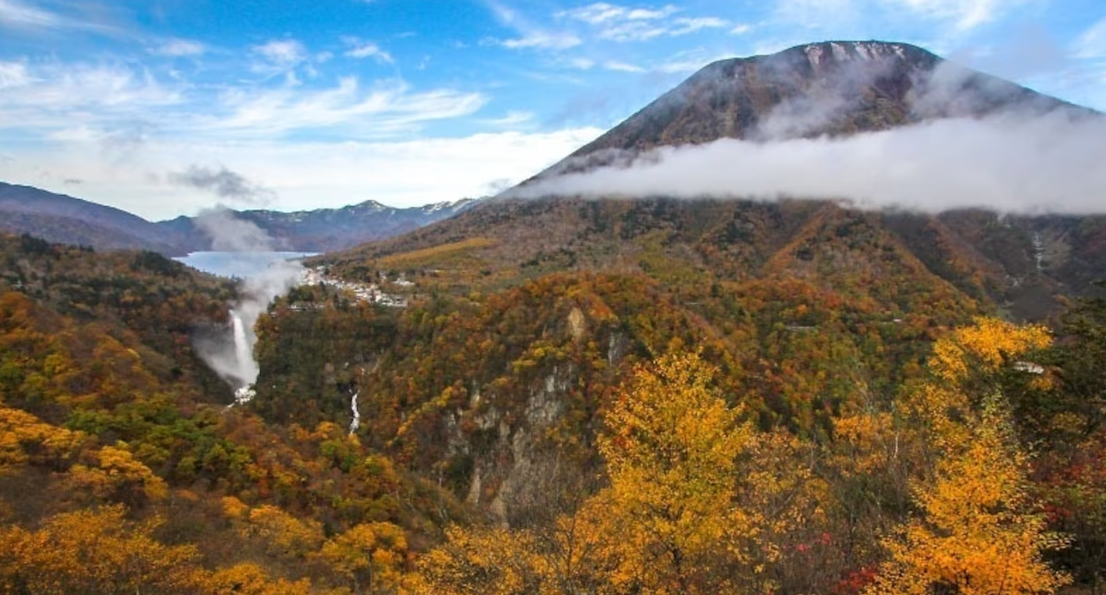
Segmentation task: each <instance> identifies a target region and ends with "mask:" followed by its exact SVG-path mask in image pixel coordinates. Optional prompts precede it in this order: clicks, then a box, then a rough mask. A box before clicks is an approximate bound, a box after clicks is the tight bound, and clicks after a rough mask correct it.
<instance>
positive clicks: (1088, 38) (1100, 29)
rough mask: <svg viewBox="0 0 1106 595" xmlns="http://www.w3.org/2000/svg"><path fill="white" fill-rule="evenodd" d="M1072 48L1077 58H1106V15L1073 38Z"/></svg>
mask: <svg viewBox="0 0 1106 595" xmlns="http://www.w3.org/2000/svg"><path fill="white" fill-rule="evenodd" d="M1073 50H1074V51H1075V55H1076V57H1079V58H1085V59H1102V58H1106V16H1103V17H1102V18H1101V19H1099V21H1098V22H1097V23H1095V24H1094V25H1091V26H1090V27H1089V28H1088V29H1087V30H1086V31H1084V32H1083V33H1082V34H1081V35H1080V36H1079V37H1078V38H1077V39H1076V40H1075V44H1074V47H1073Z"/></svg>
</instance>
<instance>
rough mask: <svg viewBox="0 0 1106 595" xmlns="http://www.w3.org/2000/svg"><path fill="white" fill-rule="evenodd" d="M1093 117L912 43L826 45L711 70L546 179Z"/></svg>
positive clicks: (721, 64)
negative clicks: (1061, 114) (1049, 116)
mask: <svg viewBox="0 0 1106 595" xmlns="http://www.w3.org/2000/svg"><path fill="white" fill-rule="evenodd" d="M1060 108H1062V109H1069V110H1072V111H1073V112H1076V113H1084V114H1086V113H1091V112H1090V110H1085V109H1083V108H1077V107H1075V106H1073V105H1071V104H1068V103H1065V102H1063V101H1060V100H1057V99H1054V98H1051V97H1047V96H1044V95H1040V94H1038V93H1036V92H1034V91H1031V90H1029V89H1026V88H1024V87H1021V86H1019V85H1016V84H1014V83H1011V82H1009V81H1006V80H1003V79H1000V78H997V77H993V76H990V75H987V74H984V73H981V72H977V71H974V70H971V69H969V68H966V67H963V66H960V65H957V64H955V63H953V62H949V61H946V60H943V59H942V58H940V57H938V56H936V55H934V54H933V53H931V52H929V51H927V50H924V49H922V48H920V47H917V46H914V45H910V44H907V43H887V42H880V41H827V42H820V43H811V44H806V45H800V46H795V47H792V48H790V49H787V50H784V51H781V52H779V53H776V54H771V55H764V56H752V57H749V58H730V59H725V60H719V61H717V62H713V63H711V64H708V65H707V66H705V67H703V68H702V69H701V70H699V71H698V72H696V73H695V74H693V75H692V76H691V77H689V78H688V79H687V80H685V81H684V82H683V83H681V84H680V85H678V86H677V87H675V88H674V89H672V90H671V91H669V92H668V93H665V94H664V95H662V96H661V97H660V98H658V99H657V100H656V101H653V102H652V103H650V104H649V105H647V106H645V107H644V108H643V109H641V110H640V111H638V112H637V113H635V114H634V115H632V116H631V117H630V118H628V119H627V120H626V121H624V122H622V123H621V124H619V125H618V126H616V127H614V128H613V129H611V130H610V131H608V132H607V133H605V134H603V135H602V136H600V137H599V138H597V139H595V140H594V141H592V142H590V143H588V144H587V145H585V146H583V147H581V148H580V149H579V150H577V151H576V152H574V153H573V154H572V155H570V156H569V157H568V158H566V159H565V160H563V161H561V162H559V163H557V164H556V165H554V166H553V167H551V168H549V169H548V170H546V171H545V172H542V173H541V174H539V176H537V177H539V178H542V177H548V176H550V175H560V174H564V173H571V172H575V171H581V170H588V169H592V168H594V167H597V166H604V165H610V164H613V163H617V162H618V161H619V160H620V159H622V158H625V157H626V156H627V155H626V153H627V152H628V153H629V154H630V156H632V155H635V154H639V153H641V152H644V151H648V150H650V149H654V148H657V147H662V146H677V145H684V144H704V143H709V142H712V141H715V140H719V139H723V138H733V139H741V140H749V141H758V142H763V141H775V140H786V139H794V138H813V137H818V136H847V135H852V134H857V133H862V132H874V131H880V130H887V129H890V128H895V127H899V126H905V125H910V124H914V123H918V122H922V121H928V120H934V119H940V118H956V117H980V116H985V115H989V114H992V113H995V112H998V111H1005V110H1021V111H1028V112H1032V113H1043V112H1048V111H1052V110H1055V109H1060Z"/></svg>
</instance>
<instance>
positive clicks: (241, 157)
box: [0, 128, 602, 219]
mask: <svg viewBox="0 0 1106 595" xmlns="http://www.w3.org/2000/svg"><path fill="white" fill-rule="evenodd" d="M600 133H602V130H599V129H597V128H576V129H567V130H560V131H556V132H548V133H533V134H527V133H521V132H500V133H485V134H476V135H472V136H467V137H461V138H428V139H416V140H409V141H404V142H342V143H286V142H280V143H275V142H268V141H265V142H251V143H245V144H243V143H225V142H215V141H212V142H210V143H208V142H180V141H178V140H176V139H174V140H173V141H167V140H165V139H159V140H155V141H154V142H152V143H151V146H150V147H148V149H147V150H146V151H145V152H144V156H143V162H142V163H143V165H142V167H141V168H138V167H127V168H113V167H112V166H111V164H110V163H108V162H106V161H105V160H104V159H103V158H102V157H99V156H93V157H91V158H90V156H89V154H88V153H87V151H82V150H77V149H76V148H72V149H62V150H50V151H49V154H26V155H24V156H23V157H24V158H23V159H22V160H21V161H24V162H26V161H35V162H40V163H47V164H49V167H50V168H51V169H53V170H54V171H64V172H65V177H66V178H75V179H81V180H83V181H84V183H83V184H82V185H81V188H80V196H81V198H86V199H89V200H94V201H97V202H103V203H105V204H111V205H113V206H117V207H120V208H123V209H125V210H127V211H130V212H133V213H136V214H139V215H141V216H143V217H147V218H150V219H166V218H171V217H174V216H176V215H178V214H181V213H188V214H193V213H195V212H196V211H198V210H200V209H201V208H205V207H210V206H212V204H213V202H214V200H215V199H213V198H212V197H211V196H210V193H208V192H204V191H202V190H197V189H194V188H187V187H181V186H179V185H173V184H168V183H164V182H159V181H157V179H154V178H153V177H151V176H150V175H148V174H147V173H146V172H150V171H156V172H166V171H180V170H183V169H186V168H187V167H188V166H189V165H190V164H193V163H220V164H227V165H228V166H229V167H232V168H233V171H235V172H239V173H240V174H241V175H243V176H244V177H246V178H247V179H249V180H251V181H253V182H255V183H257V184H261V185H263V186H264V187H266V188H268V189H271V190H272V191H273V192H274V193H275V194H276V198H274V202H273V203H272V205H270V208H274V209H279V210H295V209H314V208H322V207H340V206H344V205H348V204H353V203H357V202H361V201H364V200H368V199H370V198H371V199H374V200H378V201H380V202H382V203H385V204H390V205H395V206H414V205H422V204H427V203H431V202H438V201H443V200H454V199H458V198H463V197H466V196H468V197H472V196H481V195H483V194H484V193H485V192H486V191H487V190H488V188H489V185H490V184H491V183H492V182H495V181H498V180H502V179H506V180H507V181H509V182H510V183H512V184H513V183H517V182H519V181H521V180H524V179H526V178H528V177H530V176H532V175H534V174H535V173H537V172H539V171H541V170H542V169H544V168H545V167H547V166H549V165H551V164H552V163H554V162H556V161H557V160H559V159H561V158H562V157H563V156H564V155H566V154H568V153H571V152H572V151H574V150H576V149H578V148H579V147H580V146H581V145H583V144H584V143H586V142H588V141H590V140H592V139H594V138H595V137H597V136H598V135H599V134H600ZM428 174H432V175H428ZM0 179H5V180H9V181H12V182H15V183H28V184H32V185H36V186H40V187H46V188H47V189H50V190H55V191H59V192H69V193H72V192H73V190H72V188H69V189H68V190H67V189H66V188H65V186H64V184H63V183H62V181H61V178H58V179H57V180H53V181H50V180H43V179H41V177H40V174H39V173H37V172H32V171H31V170H30V169H29V168H27V167H26V166H24V165H21V163H19V162H16V161H11V162H3V161H0Z"/></svg>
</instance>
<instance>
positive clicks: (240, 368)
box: [230, 310, 258, 404]
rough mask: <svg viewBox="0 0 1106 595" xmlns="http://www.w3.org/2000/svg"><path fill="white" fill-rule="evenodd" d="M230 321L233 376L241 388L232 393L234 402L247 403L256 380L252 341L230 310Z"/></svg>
mask: <svg viewBox="0 0 1106 595" xmlns="http://www.w3.org/2000/svg"><path fill="white" fill-rule="evenodd" d="M230 320H231V324H232V325H233V326H234V360H235V362H234V363H235V368H237V370H236V372H237V374H235V375H236V376H238V379H239V381H240V382H241V383H242V386H240V387H238V388H237V389H236V390H235V391H234V400H235V402H237V403H239V404H242V403H248V402H249V400H250V399H252V398H253V396H254V390H253V388H252V385H253V383H254V381H256V380H257V374H258V367H257V362H256V361H254V359H253V345H252V341H250V335H249V332H248V331H247V329H246V324H245V322H243V321H242V317H241V316H239V315H238V313H237V312H235V311H234V310H231V311H230Z"/></svg>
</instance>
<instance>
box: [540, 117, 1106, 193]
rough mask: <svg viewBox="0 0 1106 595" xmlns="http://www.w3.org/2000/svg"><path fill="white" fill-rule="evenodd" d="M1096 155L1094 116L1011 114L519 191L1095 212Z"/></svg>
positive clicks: (759, 146)
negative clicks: (784, 197) (792, 199)
mask: <svg viewBox="0 0 1106 595" xmlns="http://www.w3.org/2000/svg"><path fill="white" fill-rule="evenodd" d="M950 139H955V141H954V142H950ZM1103 154H1106V121H1104V120H1101V119H1095V120H1090V119H1087V118H1081V119H1075V118H1072V117H1070V116H1069V115H1067V114H1063V113H1052V114H1048V115H1045V116H1039V117H1029V116H1026V115H1025V114H1020V115H1019V114H1011V115H1008V116H996V117H992V118H988V119H984V120H956V119H952V120H939V121H936V122H932V123H928V124H922V125H916V126H911V127H906V128H899V129H894V130H889V131H883V132H874V133H869V134H860V135H855V136H850V137H845V138H839V139H827V138H818V139H798V140H786V141H778V142H770V143H756V142H748V141H739V140H735V139H723V140H718V141H715V142H712V143H708V144H705V145H697V146H685V147H680V148H673V147H665V148H662V149H658V150H656V151H650V152H647V153H645V154H643V155H640V156H639V155H621V156H619V155H613V154H612V155H608V157H611V158H612V159H613V161H612V162H615V163H621V164H622V165H618V166H608V167H603V168H599V169H594V170H592V171H589V172H586V173H580V174H569V175H565V176H562V177H559V178H550V179H547V180H545V181H542V182H538V183H536V184H533V185H531V186H528V187H527V188H524V189H522V190H520V191H519V195H521V196H543V195H548V194H557V195H584V196H607V197H631V198H632V197H647V196H672V197H682V198H696V197H707V196H710V197H718V198H734V197H745V198H761V199H774V198H777V197H780V196H789V197H801V198H818V199H845V200H849V201H852V202H853V203H854V204H856V205H858V206H860V207H865V208H887V207H892V208H903V209H909V210H920V211H927V212H935V211H943V210H948V209H954V208H967V207H984V208H991V209H995V210H998V211H1003V212H1020V213H1026V212H1054V213H1104V212H1106V202H1103V201H1102V189H1103V188H1106V169H1103V168H1102V166H1101V156H1102V155H1103Z"/></svg>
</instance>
